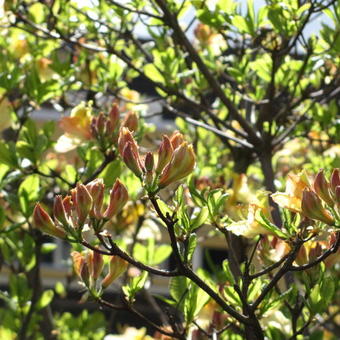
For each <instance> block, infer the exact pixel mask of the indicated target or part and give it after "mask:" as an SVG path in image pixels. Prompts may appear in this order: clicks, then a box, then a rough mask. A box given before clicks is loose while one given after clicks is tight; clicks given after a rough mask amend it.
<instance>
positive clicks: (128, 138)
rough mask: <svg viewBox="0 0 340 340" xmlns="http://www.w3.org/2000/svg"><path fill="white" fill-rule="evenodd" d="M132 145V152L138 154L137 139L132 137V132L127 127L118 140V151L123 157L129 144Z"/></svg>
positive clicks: (122, 129) (123, 129)
mask: <svg viewBox="0 0 340 340" xmlns="http://www.w3.org/2000/svg"><path fill="white" fill-rule="evenodd" d="M129 142H130V143H131V144H132V150H133V152H134V153H136V154H138V146H137V143H136V141H135V139H134V138H133V136H132V133H131V132H130V130H129V129H128V128H126V127H123V128H121V129H120V133H119V138H118V151H119V154H120V155H121V156H123V151H124V148H125V146H126V145H127V143H129Z"/></svg>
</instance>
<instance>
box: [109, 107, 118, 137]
mask: <svg viewBox="0 0 340 340" xmlns="http://www.w3.org/2000/svg"><path fill="white" fill-rule="evenodd" d="M109 117H110V122H111V128H112V132H113V131H114V130H115V129H116V127H117V126H118V123H119V107H118V105H117V104H116V103H114V104H113V105H112V109H111V111H110V113H109Z"/></svg>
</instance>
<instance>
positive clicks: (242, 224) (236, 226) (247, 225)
mask: <svg viewBox="0 0 340 340" xmlns="http://www.w3.org/2000/svg"><path fill="white" fill-rule="evenodd" d="M259 210H261V208H260V207H259V206H257V205H255V204H249V207H248V216H247V219H245V220H241V221H237V222H233V223H231V224H229V225H228V227H227V229H228V230H229V231H231V232H232V233H233V234H235V235H238V236H243V237H246V238H253V237H255V236H257V235H259V234H270V232H269V231H268V230H267V229H265V228H263V227H262V226H261V224H260V223H259V222H257V220H256V214H257V213H258V212H259Z"/></svg>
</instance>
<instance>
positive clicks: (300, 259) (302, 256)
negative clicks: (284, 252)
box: [295, 244, 307, 266]
mask: <svg viewBox="0 0 340 340" xmlns="http://www.w3.org/2000/svg"><path fill="white" fill-rule="evenodd" d="M295 262H296V263H297V264H298V265H300V266H301V265H303V264H305V263H307V250H306V247H305V245H304V244H303V245H302V246H301V248H300V249H299V252H298V254H297V256H296V259H295Z"/></svg>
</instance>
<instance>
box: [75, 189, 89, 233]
mask: <svg viewBox="0 0 340 340" xmlns="http://www.w3.org/2000/svg"><path fill="white" fill-rule="evenodd" d="M75 193H76V194H75V199H76V202H75V207H76V211H77V215H78V227H82V226H83V225H84V223H85V220H86V218H87V216H88V214H89V212H90V210H91V209H92V203H93V200H92V197H91V195H90V193H89V192H88V190H87V189H86V186H85V185H84V184H79V183H78V184H77V188H76V190H75Z"/></svg>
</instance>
